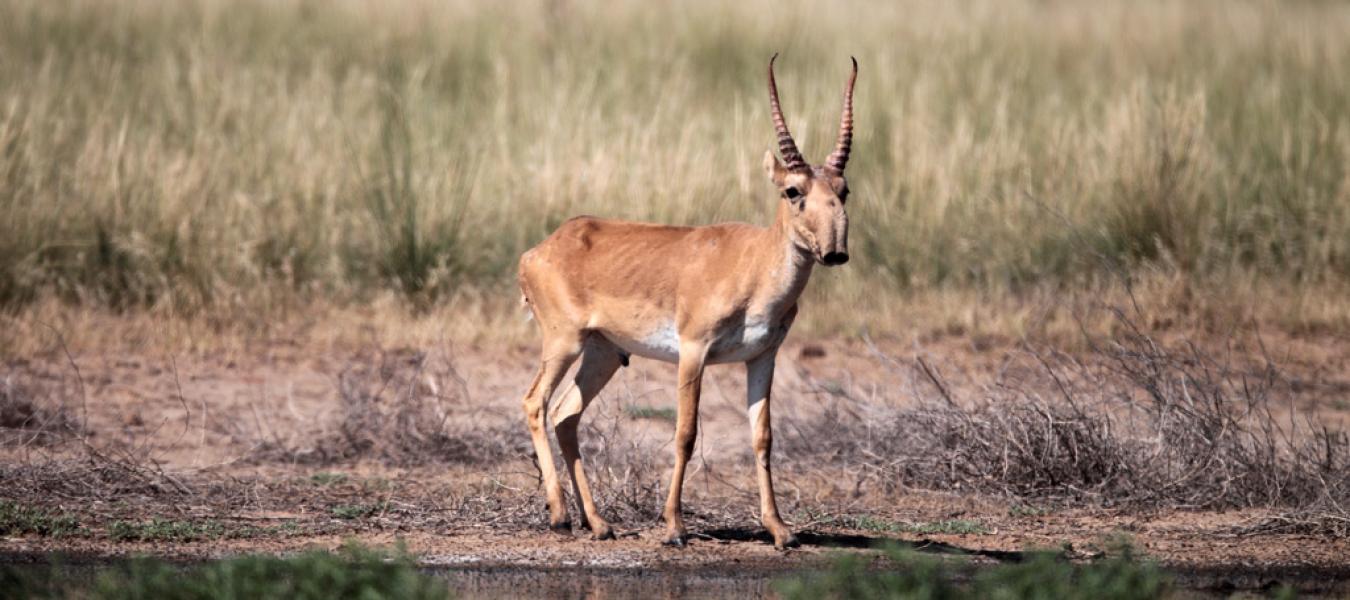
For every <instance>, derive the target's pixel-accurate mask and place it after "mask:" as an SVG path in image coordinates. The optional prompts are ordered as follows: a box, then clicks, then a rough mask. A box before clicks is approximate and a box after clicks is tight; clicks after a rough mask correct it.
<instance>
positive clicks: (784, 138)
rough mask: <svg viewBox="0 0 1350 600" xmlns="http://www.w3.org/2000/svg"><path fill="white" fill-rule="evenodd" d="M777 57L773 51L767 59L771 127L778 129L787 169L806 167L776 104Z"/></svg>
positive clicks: (779, 144) (780, 109)
mask: <svg viewBox="0 0 1350 600" xmlns="http://www.w3.org/2000/svg"><path fill="white" fill-rule="evenodd" d="M777 58H778V53H777V52H775V53H774V55H773V58H770V59H769V111H770V112H771V113H773V128H774V129H776V130H778V151H779V152H780V153H782V155H783V162H784V163H787V165H786V166H787V168H788V170H789V171H796V170H801V169H806V168H808V167H807V164H806V160H805V159H803V158H802V153H801V152H798V151H797V143H796V142H794V141H792V133H790V132H788V127H787V122H785V121H783V108H782V107H781V106H779V105H778V84H777V83H774V80H773V61H774V60H776V59H777ZM845 154H847V152H845Z"/></svg>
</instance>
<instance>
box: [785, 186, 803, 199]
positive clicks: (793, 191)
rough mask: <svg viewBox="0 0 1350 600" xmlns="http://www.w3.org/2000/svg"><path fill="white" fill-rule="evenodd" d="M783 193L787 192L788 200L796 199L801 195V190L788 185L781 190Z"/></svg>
mask: <svg viewBox="0 0 1350 600" xmlns="http://www.w3.org/2000/svg"><path fill="white" fill-rule="evenodd" d="M783 193H784V194H787V197H788V199H789V200H796V199H797V198H800V197H801V195H802V191H801V190H799V189H797V188H795V187H790V188H788V189H786V190H783Z"/></svg>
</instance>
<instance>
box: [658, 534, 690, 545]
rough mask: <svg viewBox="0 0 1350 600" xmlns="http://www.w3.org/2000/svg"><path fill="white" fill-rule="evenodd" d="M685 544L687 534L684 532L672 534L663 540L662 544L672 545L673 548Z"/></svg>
mask: <svg viewBox="0 0 1350 600" xmlns="http://www.w3.org/2000/svg"><path fill="white" fill-rule="evenodd" d="M685 544H686V542H685V535H684V534H683V533H675V534H671V535H670V536H669V537H667V538H666V539H664V540H662V541H661V545H662V546H670V547H671V548H683V547H684V546H685Z"/></svg>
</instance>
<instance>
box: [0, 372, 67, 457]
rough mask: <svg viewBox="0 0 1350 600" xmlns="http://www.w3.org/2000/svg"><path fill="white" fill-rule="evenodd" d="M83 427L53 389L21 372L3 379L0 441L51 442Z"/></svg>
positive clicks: (13, 442)
mask: <svg viewBox="0 0 1350 600" xmlns="http://www.w3.org/2000/svg"><path fill="white" fill-rule="evenodd" d="M81 429H82V428H81V427H80V424H79V422H78V421H77V420H76V418H75V416H74V415H72V414H71V412H70V411H69V410H68V409H67V407H66V404H65V403H64V402H61V401H59V400H58V399H57V398H56V394H55V393H53V392H52V391H51V390H48V389H46V388H43V387H42V386H40V385H37V384H36V383H34V382H32V381H30V380H29V379H28V378H26V377H23V376H21V375H19V374H14V373H10V374H7V375H5V376H4V378H3V379H0V444H2V445H6V446H10V445H20V446H24V445H30V444H36V445H52V444H56V443H60V442H61V441H63V440H66V439H68V438H69V437H70V436H72V435H75V434H77V433H79V431H80V430H81Z"/></svg>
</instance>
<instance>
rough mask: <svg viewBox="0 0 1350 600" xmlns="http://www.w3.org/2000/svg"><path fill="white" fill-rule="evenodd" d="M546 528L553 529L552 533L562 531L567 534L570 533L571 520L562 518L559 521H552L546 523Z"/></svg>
mask: <svg viewBox="0 0 1350 600" xmlns="http://www.w3.org/2000/svg"><path fill="white" fill-rule="evenodd" d="M548 528H549V529H551V530H553V533H564V534H567V535H572V520H571V519H562V520H559V521H553V522H551V523H549V524H548Z"/></svg>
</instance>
